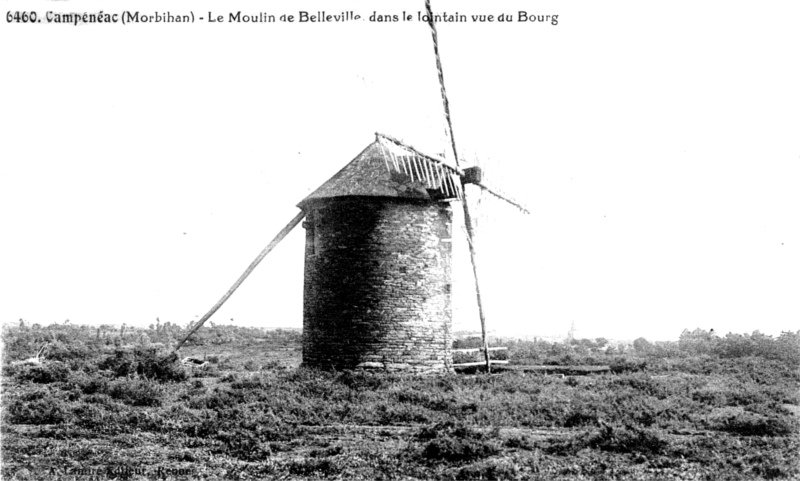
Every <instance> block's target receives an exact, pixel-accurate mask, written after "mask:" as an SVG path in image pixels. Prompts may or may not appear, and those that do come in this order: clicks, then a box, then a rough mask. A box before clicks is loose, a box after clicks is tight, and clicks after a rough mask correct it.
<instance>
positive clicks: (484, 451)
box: [417, 421, 500, 463]
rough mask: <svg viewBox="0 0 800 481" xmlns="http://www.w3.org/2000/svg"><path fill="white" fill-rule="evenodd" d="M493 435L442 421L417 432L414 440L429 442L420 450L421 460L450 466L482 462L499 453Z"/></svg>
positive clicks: (494, 434) (495, 435) (498, 447)
mask: <svg viewBox="0 0 800 481" xmlns="http://www.w3.org/2000/svg"><path fill="white" fill-rule="evenodd" d="M496 437H497V433H496V432H494V433H493V435H492V434H484V433H482V432H480V431H478V430H475V429H473V428H470V427H468V426H465V425H463V424H459V423H453V422H451V421H446V422H444V423H438V424H434V425H432V426H427V427H425V428H423V429H422V430H420V432H419V433H418V434H417V438H419V439H422V440H428V439H429V440H430V441H428V442H427V443H425V447H424V448H423V449H422V453H421V455H422V457H423V458H424V459H427V460H429V461H447V462H451V463H458V462H465V461H474V460H478V459H483V458H486V457H489V456H492V455H494V454H497V453H498V452H500V446H499V442H498V441H497V440H496V439H493V438H496Z"/></svg>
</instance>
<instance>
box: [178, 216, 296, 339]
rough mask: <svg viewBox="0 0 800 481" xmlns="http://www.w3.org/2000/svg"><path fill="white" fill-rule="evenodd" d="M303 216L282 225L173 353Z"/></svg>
mask: <svg viewBox="0 0 800 481" xmlns="http://www.w3.org/2000/svg"><path fill="white" fill-rule="evenodd" d="M305 216H306V213H305V212H304V211H300V213H298V214H297V215H296V216H294V218H293V219H292V220H290V221H289V223H288V224H286V227H284V228H283V229H282V230H281V231H280V232H278V235H276V236H275V238H274V239H272V242H270V243H269V245H267V247H265V248H264V250H262V251H261V253H260V254H259V255H258V257H256V258H255V260H253V262H251V263H250V265H249V266H248V267H247V269H246V270H245V271H244V273H243V274H242V275H241V276H239V279H237V280H236V282H234V283H233V285H232V286H231V288H230V289H228V292H226V293H225V295H224V296H222V299H220V300H219V301H218V302H217V303H216V304H214V307H212V308H211V310H209V311H208V312H207V313H206V315H205V316H203V317H202V319H200V322H198V323H197V325H195V326H194V327H193V328H192V330H191V331H189V334H187V335H186V337H184V338H183V340H182V341H181V342H179V343H178V346H177V347H176V348H175V349H174V350H173V351H172V352H173V353H175V352H178V349H180V348H181V347H182V346H183V344H184V343H185V342H186V341H187V340H189V338H190V337H191V336H192V334H194V333H195V332H197V330H198V329H200V326H202V325H203V323H204V322H206V321H207V320H208V319H209V318H210V317H211V316H213V315H214V313H215V312H217V310H218V309H219V308H220V307H222V305H223V304H225V301H227V300H228V298H229V297H231V296H232V295H233V293H234V292H236V289H238V288H239V286H241V285H242V282H244V280H245V279H247V276H249V275H250V273H251V272H253V269H255V268H256V266H257V265H258V264H259V263H260V262H261V260H262V259H264V257H266V255H267V254H269V252H270V251H271V250H272V249H274V248H275V246H276V245H278V244H279V243H280V241H282V240H283V238H284V237H286V235H287V234H289V232H291V231H292V229H294V228H295V227H296V226H297V224H299V223H300V221H301V220H303V217H305Z"/></svg>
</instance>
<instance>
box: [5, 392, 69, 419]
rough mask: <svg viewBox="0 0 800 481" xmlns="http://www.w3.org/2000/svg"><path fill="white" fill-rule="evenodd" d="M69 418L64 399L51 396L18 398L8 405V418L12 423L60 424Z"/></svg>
mask: <svg viewBox="0 0 800 481" xmlns="http://www.w3.org/2000/svg"><path fill="white" fill-rule="evenodd" d="M67 418H68V413H67V411H66V410H65V409H64V407H63V405H62V401H60V400H58V399H53V398H49V397H46V398H41V399H36V400H33V401H27V400H24V399H17V400H15V401H14V402H12V403H11V405H10V406H9V407H8V418H7V419H8V422H10V423H12V424H59V423H63V422H64V421H66V420H67Z"/></svg>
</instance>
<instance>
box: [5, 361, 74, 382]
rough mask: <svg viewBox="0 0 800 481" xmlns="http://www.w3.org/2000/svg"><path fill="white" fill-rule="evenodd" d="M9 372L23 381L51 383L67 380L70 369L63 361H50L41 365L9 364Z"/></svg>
mask: <svg viewBox="0 0 800 481" xmlns="http://www.w3.org/2000/svg"><path fill="white" fill-rule="evenodd" d="M8 373H9V375H12V376H14V378H15V379H17V380H19V381H22V382H34V383H37V384H50V383H54V382H65V381H66V380H67V379H68V378H69V374H70V370H69V367H67V365H66V364H64V363H63V362H61V361H50V362H46V363H44V364H40V365H25V364H23V365H19V366H9V371H8Z"/></svg>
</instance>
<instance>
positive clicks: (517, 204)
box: [475, 181, 531, 214]
mask: <svg viewBox="0 0 800 481" xmlns="http://www.w3.org/2000/svg"><path fill="white" fill-rule="evenodd" d="M475 185H477V186H478V187H480V188H481V189H483V190H485V191H486V192H488V193H490V194H492V195H493V196H495V197H497V198H498V199H500V200H504V201H506V202H508V203H509V204H511V205H513V206H514V207H516V208H517V209H519V210H521V211H522V212H523V213H525V214H530V213H531V212H530V211H529V210H528V208H527V207H525V205H524V204H522V203H521V202H519V201H517V200H514V199H513V198H511V197H510V196H509V195H507V194H503V193H501V192H498V191H497V190H496V189H493V188H492V187H489V186H488V185H486V184H485V183H484V182H483V181H481V182H475Z"/></svg>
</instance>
